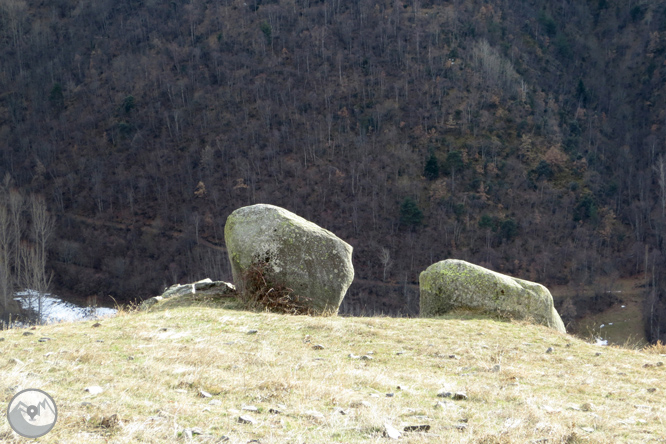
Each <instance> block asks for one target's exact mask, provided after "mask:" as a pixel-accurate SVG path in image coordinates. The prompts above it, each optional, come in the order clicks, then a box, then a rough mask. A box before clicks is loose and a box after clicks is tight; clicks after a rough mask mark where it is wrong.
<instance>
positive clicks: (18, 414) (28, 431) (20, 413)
mask: <svg viewBox="0 0 666 444" xmlns="http://www.w3.org/2000/svg"><path fill="white" fill-rule="evenodd" d="M7 419H8V420H9V425H10V426H11V427H12V429H13V430H14V431H15V432H16V433H18V434H19V435H21V436H23V437H25V438H39V437H40V436H44V435H46V434H47V433H49V432H50V431H51V429H52V428H53V426H54V425H55V423H56V420H57V419H58V409H57V408H56V405H55V402H54V401H53V398H51V396H49V395H48V393H46V392H44V391H42V390H38V389H26V390H21V391H20V392H18V393H17V394H16V395H14V397H13V398H12V400H11V401H10V402H9V408H8V409H7Z"/></svg>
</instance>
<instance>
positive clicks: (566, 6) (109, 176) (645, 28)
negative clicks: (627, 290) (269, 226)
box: [0, 0, 666, 340]
mask: <svg viewBox="0 0 666 444" xmlns="http://www.w3.org/2000/svg"><path fill="white" fill-rule="evenodd" d="M0 42H1V43H0V156H1V158H0V159H1V160H0V174H1V175H3V176H5V175H10V177H11V181H10V180H9V179H8V180H5V181H4V182H3V183H4V184H5V187H6V188H7V189H9V188H12V187H14V188H19V189H21V190H22V192H24V194H26V195H27V194H29V193H41V194H43V195H44V197H45V198H46V201H47V202H48V205H49V208H50V210H51V212H52V214H53V215H54V216H55V218H56V221H57V222H56V230H55V232H54V235H53V237H52V238H51V242H50V250H49V253H50V256H49V257H50V266H51V268H52V269H53V270H54V286H55V289H56V290H57V291H58V292H60V293H62V294H64V293H70V294H74V295H80V296H86V295H91V294H98V295H100V296H106V295H112V296H114V297H115V298H117V299H119V300H128V299H134V298H145V297H149V296H152V295H154V294H157V293H158V292H160V290H161V289H162V287H163V286H165V285H168V284H172V283H174V282H178V281H191V280H193V279H197V278H203V277H207V276H210V277H213V278H229V269H228V264H227V260H226V253H225V251H224V242H223V228H224V223H225V220H226V217H227V215H228V214H229V213H230V212H231V211H233V210H234V209H236V208H238V207H240V206H243V205H248V204H252V203H259V202H263V203H271V204H276V205H280V206H283V207H285V208H287V209H289V210H290V211H293V212H295V213H297V214H299V215H301V216H303V217H306V218H308V219H310V220H312V221H314V222H316V223H318V224H320V225H322V226H323V227H325V228H327V229H329V230H331V231H333V232H335V233H336V234H337V235H338V236H340V237H341V238H343V239H344V240H346V241H347V242H349V243H350V244H352V245H353V247H354V263H355V269H356V278H357V281H356V282H355V283H354V284H352V287H351V288H350V294H349V295H348V298H347V299H346V301H345V306H344V309H345V310H347V311H358V310H360V309H362V308H365V310H369V311H374V310H384V311H387V312H397V311H398V310H400V311H402V312H413V311H414V309H415V307H416V306H417V303H418V301H417V295H418V293H416V292H415V290H414V287H413V285H414V284H416V283H417V282H418V274H419V272H420V271H422V270H423V269H425V268H426V267H427V266H428V265H430V264H431V263H433V262H435V261H438V260H442V259H445V258H450V257H453V258H459V259H465V260H469V261H472V262H475V263H478V264H480V265H483V266H486V267H489V268H492V269H494V270H497V271H500V272H505V273H509V274H512V275H514V276H519V277H523V278H526V279H533V280H537V281H539V282H542V283H545V284H565V283H569V282H572V283H593V282H597V281H600V280H602V279H605V280H608V279H610V280H612V279H614V278H617V277H620V276H632V275H637V274H641V273H644V272H645V270H648V279H647V280H648V281H649V282H650V283H653V284H654V285H648V286H646V313H647V314H648V316H650V319H651V321H652V322H648V325H650V326H651V327H650V332H649V335H650V338H651V339H653V340H656V339H657V338H658V337H659V336H661V337H662V338H664V337H666V328H662V329H659V325H660V324H664V325H665V327H666V293H662V291H661V290H660V288H662V285H660V284H659V281H660V270H661V269H663V268H664V265H665V264H664V262H665V258H664V255H663V253H662V249H663V248H665V247H666V246H664V234H665V227H666V158H665V157H664V154H665V153H664V151H665V150H666V146H665V142H666V97H665V95H664V93H665V92H666V81H665V80H666V64H665V63H666V62H665V56H666V2H664V1H651V2H648V1H642V0H633V1H621V0H590V1H573V0H562V1H558V2H550V1H546V0H524V1H514V2H509V1H506V0H490V1H480V0H479V1H476V0H467V1H460V0H454V1H426V0H422V1H417V0H413V1H397V0H373V1H368V0H353V1H352V0H321V1H315V0H272V1H268V0H264V1H261V0H246V1H242V0H240V1H236V0H228V1H227V0H218V1H215V0H192V1H189V2H186V1H182V0H174V1H170V2H160V1H154V0H144V1H141V0H77V1H74V0H53V1H48V2H38V1H33V0H29V1H23V0H0ZM7 177H9V176H7ZM571 305H572V304H568V306H571ZM573 305H575V301H573ZM574 311H575V310H574ZM563 315H564V316H565V317H566V315H567V313H563Z"/></svg>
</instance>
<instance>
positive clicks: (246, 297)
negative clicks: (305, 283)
mask: <svg viewBox="0 0 666 444" xmlns="http://www.w3.org/2000/svg"><path fill="white" fill-rule="evenodd" d="M268 269H269V265H268V264H267V263H266V262H255V263H254V264H252V265H251V266H250V267H249V268H248V269H247V270H246V271H245V273H244V274H243V281H244V282H245V290H244V291H243V293H242V294H241V298H242V299H243V301H244V302H245V303H246V304H247V305H248V307H250V308H253V309H256V308H261V309H266V310H269V311H272V312H275V313H285V314H292V315H309V314H312V313H313V311H312V308H310V306H309V305H308V302H309V301H311V300H312V299H311V298H307V297H304V296H299V295H296V294H294V290H293V289H291V288H289V287H287V286H285V285H282V284H280V283H275V282H272V281H271V280H270V279H269V278H268Z"/></svg>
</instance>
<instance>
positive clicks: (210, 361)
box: [0, 295, 666, 444]
mask: <svg viewBox="0 0 666 444" xmlns="http://www.w3.org/2000/svg"><path fill="white" fill-rule="evenodd" d="M239 307H240V305H239V303H238V302H234V301H232V300H229V299H225V300H223V301H216V300H213V299H211V298H207V297H205V295H204V296H202V295H197V296H196V298H190V299H189V300H185V299H181V300H180V301H171V300H165V301H163V302H160V303H159V304H157V305H156V306H154V307H151V310H150V311H134V310H131V311H121V312H120V313H119V314H118V315H117V316H116V317H112V318H107V319H103V320H101V321H90V322H80V323H61V324H55V325H45V326H38V327H36V329H35V330H31V332H32V333H34V335H31V336H23V334H22V333H23V330H18V329H17V330H9V331H3V332H0V337H2V338H4V340H3V341H0V403H5V405H7V403H9V401H10V400H11V398H12V396H13V394H15V393H17V392H18V391H19V390H20V389H23V388H39V389H42V390H44V391H46V392H47V393H49V394H50V395H51V396H52V397H53V398H54V400H55V402H56V404H57V406H58V422H57V424H56V426H55V427H54V429H53V430H52V431H51V432H50V433H49V434H48V435H46V436H45V437H43V438H41V441H42V442H46V443H56V442H57V443H60V442H63V443H64V442H86V443H88V442H90V443H96V442H100V443H106V442H112V443H135V442H146V443H163V442H173V441H178V442H231V443H247V442H249V441H252V440H258V441H259V442H261V443H302V442H308V443H379V442H386V441H387V440H388V438H386V437H384V424H387V423H389V424H391V425H392V426H393V427H395V428H397V429H398V430H400V431H403V438H401V441H404V442H409V443H414V444H419V443H430V442H456V443H474V444H477V443H479V444H480V443H486V444H494V443H497V444H509V443H528V442H548V443H617V442H623V443H634V442H635V443H643V442H663V437H664V436H666V427H665V426H664V420H663V418H664V417H666V415H665V414H666V405H664V403H663V394H664V393H665V391H666V366H664V365H663V364H662V365H659V362H660V361H662V360H663V359H661V358H660V357H658V356H657V355H658V354H663V353H661V352H662V351H663V345H661V344H660V345H658V346H655V347H653V348H649V349H645V350H627V349H623V348H619V347H598V346H595V345H594V344H591V343H588V342H585V341H583V340H581V339H578V338H576V337H573V336H568V335H562V334H559V333H557V332H554V331H553V330H551V329H548V328H546V327H542V326H534V325H530V324H527V323H525V322H506V321H501V320H498V319H494V318H484V317H483V316H479V315H463V314H461V315H460V317H457V316H453V315H448V316H444V317H441V318H436V319H407V318H395V319H393V318H386V317H376V318H353V317H337V316H330V317H310V316H288V315H284V314H277V313H269V312H256V311H247V310H241V309H240V308H239ZM97 324H99V325H98V326H95V325H97ZM41 337H49V338H51V340H50V341H47V342H39V339H40V338H41ZM315 346H321V347H315ZM550 347H552V349H553V350H552V352H550V353H546V350H547V349H548V348H550ZM659 347H661V348H659ZM599 353H600V354H599ZM496 365H499V371H498V369H497V367H496ZM93 385H96V386H100V387H102V389H103V390H104V391H103V392H102V393H101V394H98V395H94V396H93V395H91V394H90V393H88V392H86V391H85V388H87V387H89V386H93ZM442 392H451V393H459V392H462V393H465V395H466V399H460V400H454V399H453V398H452V397H438V396H437V395H438V393H442ZM253 408H256V411H253ZM241 415H249V416H251V417H253V418H254V419H255V420H256V423H255V424H246V423H241V422H239V417H240V416H241ZM424 425H428V426H430V428H429V429H427V430H426V428H419V427H418V426H424ZM405 427H412V429H413V430H415V431H411V432H405V431H404V428H405ZM190 436H191V438H190ZM224 437H227V438H228V441H223V440H224V439H225V438H224ZM0 440H2V442H7V443H20V442H25V439H23V438H20V437H19V436H18V435H16V434H15V433H13V432H12V431H11V429H10V427H9V424H8V423H7V422H6V421H2V422H0ZM660 440H662V441H660Z"/></svg>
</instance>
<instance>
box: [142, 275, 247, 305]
mask: <svg viewBox="0 0 666 444" xmlns="http://www.w3.org/2000/svg"><path fill="white" fill-rule="evenodd" d="M197 293H204V294H206V295H210V296H231V295H234V294H235V293H236V287H234V285H233V284H230V283H229V282H224V281H213V280H211V279H210V278H206V279H202V280H200V281H197V282H194V283H191V284H184V285H181V284H175V285H172V286H171V287H169V288H167V289H165V290H164V292H163V293H162V294H161V295H160V296H153V297H152V298H148V299H146V300H145V301H143V302H142V303H141V305H140V306H139V308H140V309H141V310H145V309H148V308H150V307H152V306H153V305H155V304H157V303H158V302H161V301H163V300H165V299H171V298H180V297H187V296H193V295H195V294H197Z"/></svg>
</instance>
